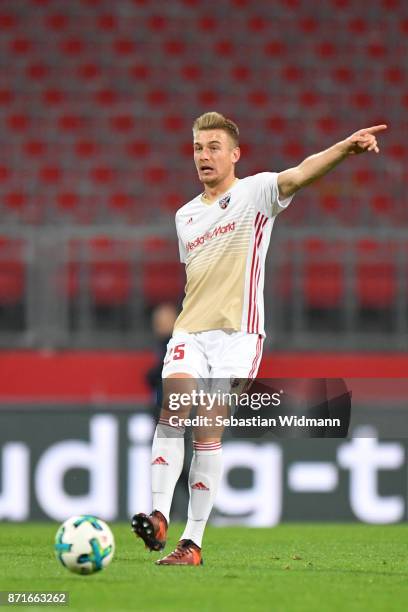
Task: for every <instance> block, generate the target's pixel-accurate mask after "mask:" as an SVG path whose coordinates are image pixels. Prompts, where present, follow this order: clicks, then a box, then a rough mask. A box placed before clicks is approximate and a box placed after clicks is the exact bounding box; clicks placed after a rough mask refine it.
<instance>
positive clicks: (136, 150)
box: [126, 140, 150, 158]
mask: <svg viewBox="0 0 408 612" xmlns="http://www.w3.org/2000/svg"><path fill="white" fill-rule="evenodd" d="M149 151H150V143H149V142H147V141H146V140H132V141H131V142H129V143H128V144H127V145H126V152H127V154H128V155H129V157H136V158H139V157H140V158H144V157H146V155H148V153H149Z"/></svg>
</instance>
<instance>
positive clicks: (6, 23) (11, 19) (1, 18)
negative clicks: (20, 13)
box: [0, 12, 18, 30]
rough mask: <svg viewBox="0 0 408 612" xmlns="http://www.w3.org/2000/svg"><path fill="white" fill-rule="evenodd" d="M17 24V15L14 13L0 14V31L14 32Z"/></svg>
mask: <svg viewBox="0 0 408 612" xmlns="http://www.w3.org/2000/svg"><path fill="white" fill-rule="evenodd" d="M17 23H18V21H17V15H16V14H15V13H7V12H5V13H3V12H1V13H0V30H14V29H15V28H16V26H17Z"/></svg>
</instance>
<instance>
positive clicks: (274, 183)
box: [254, 172, 293, 217]
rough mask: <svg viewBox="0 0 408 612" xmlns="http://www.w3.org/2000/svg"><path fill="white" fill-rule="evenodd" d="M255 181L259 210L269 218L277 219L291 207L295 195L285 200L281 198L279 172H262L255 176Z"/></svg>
mask: <svg viewBox="0 0 408 612" xmlns="http://www.w3.org/2000/svg"><path fill="white" fill-rule="evenodd" d="M254 179H255V181H256V186H257V190H256V192H257V198H256V208H257V210H259V211H260V212H262V213H263V214H264V215H266V216H267V217H276V215H278V214H279V213H280V212H282V210H284V209H285V208H287V207H288V206H289V204H290V203H291V201H292V198H293V195H292V196H289V197H288V198H286V199H284V200H282V199H281V198H280V197H279V188H278V173H277V172H260V173H259V174H255V176H254Z"/></svg>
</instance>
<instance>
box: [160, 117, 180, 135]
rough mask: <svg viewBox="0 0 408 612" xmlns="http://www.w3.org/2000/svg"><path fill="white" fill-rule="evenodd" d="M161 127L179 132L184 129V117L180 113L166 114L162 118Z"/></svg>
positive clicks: (168, 130)
mask: <svg viewBox="0 0 408 612" xmlns="http://www.w3.org/2000/svg"><path fill="white" fill-rule="evenodd" d="M163 127H164V129H165V130H166V132H180V131H182V130H184V129H185V121H184V117H182V116H181V115H166V116H165V117H164V118H163Z"/></svg>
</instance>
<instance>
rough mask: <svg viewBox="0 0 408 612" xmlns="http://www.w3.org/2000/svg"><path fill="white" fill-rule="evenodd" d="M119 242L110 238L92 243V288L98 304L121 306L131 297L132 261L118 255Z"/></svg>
mask: <svg viewBox="0 0 408 612" xmlns="http://www.w3.org/2000/svg"><path fill="white" fill-rule="evenodd" d="M117 246H118V245H117V244H116V243H115V242H114V241H112V240H110V239H108V238H104V237H101V238H97V239H94V240H92V241H91V243H90V255H91V263H90V290H91V297H92V299H93V302H94V304H95V305H96V306H120V305H124V304H125V303H126V302H127V301H128V300H129V298H130V295H131V290H132V273H131V265H130V262H129V261H127V260H124V259H122V258H119V257H118V254H117Z"/></svg>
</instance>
